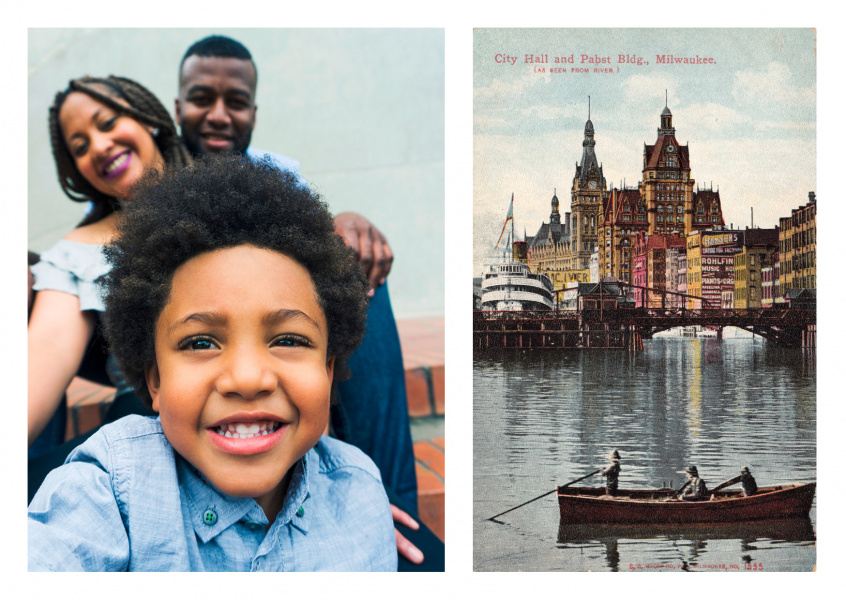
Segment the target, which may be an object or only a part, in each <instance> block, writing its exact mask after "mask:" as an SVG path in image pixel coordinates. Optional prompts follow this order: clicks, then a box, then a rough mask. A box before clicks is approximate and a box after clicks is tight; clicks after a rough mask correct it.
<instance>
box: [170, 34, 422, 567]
mask: <svg viewBox="0 0 846 600" xmlns="http://www.w3.org/2000/svg"><path fill="white" fill-rule="evenodd" d="M257 81H258V75H257V70H256V66H255V63H254V62H253V60H252V56H251V55H250V53H249V51H248V50H247V49H246V48H245V47H244V46H243V45H242V44H240V43H239V42H237V41H235V40H232V39H230V38H227V37H224V36H209V37H207V38H204V39H202V40H200V41H198V42H196V43H195V44H193V45H192V46H191V47H190V48H188V50H187V51H186V53H185V55H184V56H183V59H182V62H181V64H180V69H179V95H178V97H177V99H176V122H177V124H178V125H179V126H180V129H181V133H182V137H183V140H184V141H185V144H186V145H187V146H188V148H189V150H191V152H192V153H193V154H195V155H198V156H199V155H205V154H223V153H237V154H244V155H246V156H248V157H250V158H251V159H253V160H260V159H269V160H270V161H271V162H272V163H274V164H276V165H277V166H278V167H279V168H280V169H283V170H288V171H291V172H294V173H296V174H297V176H298V177H299V163H298V162H297V161H295V160H293V159H291V158H288V157H285V156H281V155H277V154H272V153H267V152H263V151H261V150H256V149H254V148H251V147H250V139H251V137H252V131H253V127H254V126H255V122H256V112H257V107H256V104H255V94H256V84H257ZM300 179H301V178H300ZM301 181H302V179H301ZM335 228H336V233H338V234H339V235H341V237H343V239H344V241H345V242H346V243H347V245H348V246H350V247H351V248H352V249H353V250H354V251H355V253H356V256H357V258H358V259H359V262H360V263H361V265H362V268H363V269H364V272H365V274H366V275H367V277H368V279H369V281H370V284H371V286H372V287H373V289H374V292H373V296H372V297H371V299H370V307H369V309H368V313H367V331H366V333H365V338H364V341H363V342H362V345H361V346H360V347H359V349H358V350H357V351H356V352H355V353H354V354H353V356H352V357H351V359H350V362H349V366H350V369H351V371H352V373H353V375H352V377H351V378H350V379H349V380H348V381H345V382H341V383H340V384H338V403H337V404H336V405H334V406H333V410H332V418H331V423H332V428H333V431H334V434H335V435H336V436H337V437H338V438H339V439H342V440H344V441H346V442H348V443H351V444H353V445H354V446H357V447H358V448H360V449H361V450H363V451H364V452H365V454H367V455H368V456H369V457H370V458H371V459H373V461H374V462H375V463H376V465H377V466H378V467H379V470H380V471H381V474H382V480H383V482H384V483H385V486H386V488H388V490H389V495H390V493H391V491H393V492H394V493H395V494H396V496H397V497H398V499H399V501H400V503H401V504H402V505H404V506H405V507H406V508H407V509H409V511H410V512H412V513H416V510H417V481H416V474H415V469H414V454H413V449H412V442H411V434H410V429H409V423H408V405H407V400H406V393H405V373H404V369H403V364H402V353H401V349H400V344H399V336H398V334H397V330H396V322H395V320H394V317H393V312H392V310H391V305H390V299H389V296H388V290H387V284H386V278H387V275H388V273H389V271H390V269H391V264H392V261H393V253H392V251H391V248H390V245H389V244H388V241H387V240H386V239H385V237H384V236H383V235H382V233H381V232H379V230H378V229H377V228H376V227H375V226H374V225H373V224H372V223H370V222H369V221H368V220H367V219H366V218H365V217H363V216H361V215H359V214H357V213H352V212H347V213H341V214H339V215H337V216H336V217H335ZM394 514H395V517H396V518H397V520H398V522H399V523H405V524H410V523H409V521H410V519H407V517H404V516H403V515H402V514H401V513H398V512H396V511H395V513H394ZM411 523H413V521H411ZM412 527H413V525H412ZM397 544H398V549H399V551H400V553H401V554H402V555H403V556H405V557H406V558H408V559H409V560H411V561H412V562H414V563H419V562H420V561H421V560H422V558H423V557H422V554H421V553H420V551H419V550H418V549H417V548H415V547H414V546H413V545H412V544H410V543H408V541H407V540H406V539H405V538H404V537H403V536H402V535H401V534H400V533H399V532H398V533H397Z"/></svg>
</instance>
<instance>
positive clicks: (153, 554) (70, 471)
mask: <svg viewBox="0 0 846 600" xmlns="http://www.w3.org/2000/svg"><path fill="white" fill-rule="evenodd" d="M122 212H123V213H124V214H123V216H122V218H121V226H120V230H119V235H118V237H117V239H116V240H115V241H114V242H113V243H112V244H110V245H109V246H108V247H107V249H106V256H107V258H108V260H109V261H110V263H111V265H112V270H111V271H110V273H109V274H108V275H106V284H107V285H106V287H107V297H106V325H105V332H106V337H107V339H108V341H109V345H110V349H111V351H112V352H113V353H114V355H115V357H116V359H117V362H118V365H119V367H120V369H121V371H122V373H123V375H124V377H125V379H126V381H127V382H128V383H129V384H130V385H132V386H133V387H134V388H135V389H136V391H137V393H138V394H139V397H142V398H144V399H145V400H146V401H147V402H148V403H149V404H150V405H151V406H152V408H153V409H154V410H155V411H157V412H158V415H159V416H158V417H157V418H151V417H141V416H130V417H125V418H123V419H121V420H119V421H117V422H115V423H113V424H111V425H107V426H104V427H103V428H102V429H101V430H100V431H99V432H98V433H97V434H95V435H94V436H93V437H92V438H91V439H90V440H88V441H87V442H86V443H84V444H83V445H81V446H79V447H78V448H77V449H76V450H75V451H74V452H73V453H72V454H71V455H70V456H69V457H68V459H67V461H66V463H65V464H64V465H63V466H62V467H60V468H58V469H56V470H54V471H53V472H51V473H50V474H49V475H48V477H47V478H46V479H45V481H44V483H43V485H42V486H41V489H40V490H39V491H38V493H37V494H36V496H35V498H34V499H33V501H32V503H31V504H30V507H29V568H30V570H55V571H71V570H74V571H76V570H85V571H127V570H129V571H319V570H332V571H366V570H379V571H389V570H396V567H397V552H396V542H395V537H394V529H393V523H392V519H391V513H390V508H389V505H388V500H387V498H386V496H385V492H384V490H383V488H382V485H381V482H380V476H379V472H378V470H377V469H376V467H375V465H374V464H373V463H372V461H371V460H370V459H369V458H367V457H366V456H365V455H364V454H363V453H362V452H360V451H359V450H358V449H356V448H354V447H353V446H349V445H347V444H344V443H343V442H339V441H337V440H333V439H331V438H329V437H327V436H323V435H322V434H323V432H324V431H325V429H326V427H327V423H328V419H329V403H330V393H331V387H332V382H333V380H335V379H338V378H339V377H341V376H343V375H345V372H344V371H345V367H344V361H345V360H346V359H347V357H349V355H350V353H351V352H352V351H353V350H354V349H355V347H356V346H357V345H358V344H359V342H360V341H361V338H362V336H363V333H364V317H365V311H366V308H367V300H366V293H367V289H368V283H367V280H366V278H365V276H364V275H363V273H362V270H361V268H360V267H359V266H358V264H357V263H356V261H355V258H354V256H353V253H352V251H351V250H349V249H348V248H347V247H345V246H344V243H343V241H342V240H341V238H339V237H338V236H336V235H335V234H334V226H333V222H332V217H331V215H330V214H329V212H328V211H327V209H326V207H325V205H324V204H323V203H322V202H321V201H320V200H319V198H318V197H317V196H316V195H314V194H313V193H312V192H310V191H309V190H307V189H305V188H303V187H301V186H300V185H299V184H298V182H297V180H296V179H295V178H294V177H293V176H292V175H290V174H288V173H284V172H280V171H279V170H277V169H276V168H275V167H273V166H272V165H267V164H258V165H257V164H254V163H250V162H249V161H244V160H242V159H240V158H238V157H226V158H222V159H221V158H217V159H207V160H201V161H198V162H197V163H195V165H194V166H193V167H191V168H189V169H185V170H170V171H169V172H166V173H164V174H159V175H154V176H152V177H150V178H148V180H147V181H146V182H145V184H144V185H143V186H142V187H141V188H140V189H139V190H138V191H137V193H136V194H135V195H134V196H133V199H132V200H131V201H130V202H127V205H126V206H125V207H124V208H123V209H122ZM271 225H272V226H271Z"/></svg>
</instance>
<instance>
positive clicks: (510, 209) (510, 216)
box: [494, 192, 514, 248]
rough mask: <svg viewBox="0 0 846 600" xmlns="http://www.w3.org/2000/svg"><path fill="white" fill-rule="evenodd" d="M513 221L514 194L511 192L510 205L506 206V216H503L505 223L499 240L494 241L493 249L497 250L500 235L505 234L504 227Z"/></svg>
mask: <svg viewBox="0 0 846 600" xmlns="http://www.w3.org/2000/svg"><path fill="white" fill-rule="evenodd" d="M513 220H514V192H511V204H509V205H508V214H506V215H505V223H503V224H502V232H501V233H500V234H499V239H498V240H497V241H496V246H494V248H499V243H500V242H501V241H502V234H503V233H505V226H506V225H508V222H509V221H513Z"/></svg>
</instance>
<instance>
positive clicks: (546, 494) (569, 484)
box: [488, 469, 602, 523]
mask: <svg viewBox="0 0 846 600" xmlns="http://www.w3.org/2000/svg"><path fill="white" fill-rule="evenodd" d="M601 470H602V469H597V470H596V471H594V472H593V473H588V474H587V475H585V476H584V477H579V478H578V479H574V480H573V481H571V482H570V483H565V484H564V485H562V486H561V487H563V488H565V487H569V486H571V485H573V484H574V483H578V482H580V481H581V480H583V479H587V478H588V477H592V476H593V475H596V474H597V473H599V472H600V471H601ZM557 490H558V488H555V489H554V490H552V491H549V492H546V493H545V494H541V495H540V496H538V497H537V498H532V499H531V500H529V501H528V502H524V503H523V504H519V505H517V506H515V507H514V508H509V509H508V510H506V511H504V512H501V513H499V514H498V515H494V516H492V517H491V518H490V519H488V521H494V522H495V523H499V521H497V520H496V518H497V517H501V516H502V515H504V514H505V513H510V512H511V511H512V510H517V509H518V508H520V507H521V506H526V505H527V504H531V503H532V502H534V501H535V500H540V499H541V498H543V497H544V496H549V495H550V494H551V493H553V492H555V491H557Z"/></svg>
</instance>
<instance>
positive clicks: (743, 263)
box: [732, 227, 779, 308]
mask: <svg viewBox="0 0 846 600" xmlns="http://www.w3.org/2000/svg"><path fill="white" fill-rule="evenodd" d="M778 234H779V230H778V227H774V228H773V229H747V230H746V231H744V232H743V247H742V249H741V251H740V252H738V253H737V254H735V255H734V256H733V257H732V258H733V262H734V265H733V266H734V308H761V307H762V306H763V300H764V289H763V287H764V279H763V273H762V269H763V268H764V267H770V268H772V265H773V261H774V258H775V254H776V252H777V251H778V242H779V235H778ZM770 292H772V290H770Z"/></svg>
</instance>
